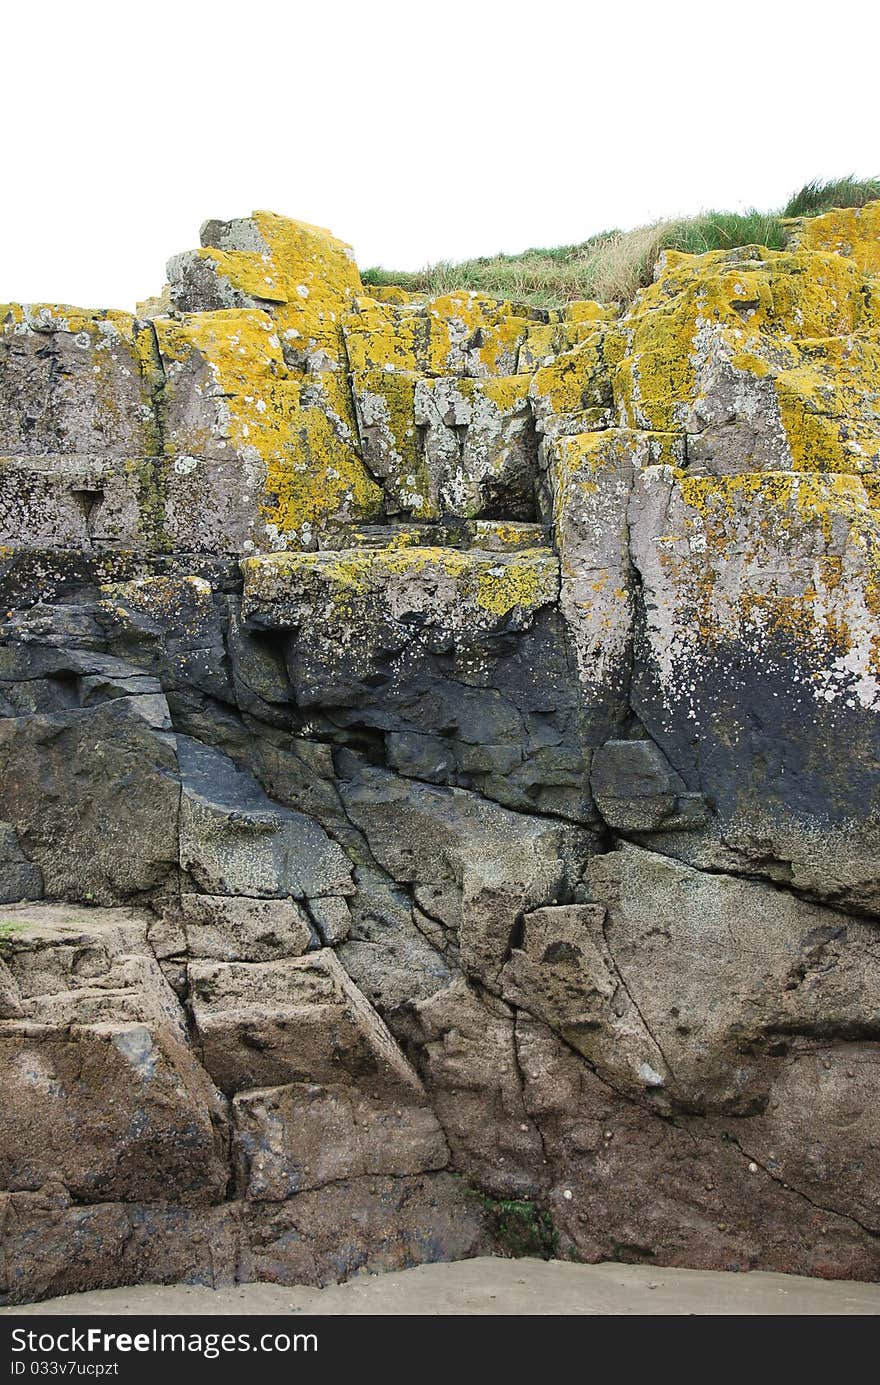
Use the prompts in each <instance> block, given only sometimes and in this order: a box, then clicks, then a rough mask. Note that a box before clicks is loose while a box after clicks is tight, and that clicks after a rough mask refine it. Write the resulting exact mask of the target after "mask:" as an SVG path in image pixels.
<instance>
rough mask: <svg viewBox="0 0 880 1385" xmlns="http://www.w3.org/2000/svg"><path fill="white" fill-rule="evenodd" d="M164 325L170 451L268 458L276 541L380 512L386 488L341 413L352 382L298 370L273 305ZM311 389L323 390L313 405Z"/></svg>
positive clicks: (268, 510) (268, 514)
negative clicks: (289, 364)
mask: <svg viewBox="0 0 880 1385" xmlns="http://www.w3.org/2000/svg"><path fill="white" fill-rule="evenodd" d="M155 326H156V331H157V335H158V339H159V343H160V347H161V350H162V355H163V358H164V360H165V363H166V376H167V384H166V390H165V392H166V413H167V424H166V448H167V450H168V451H169V452H172V453H173V452H184V453H188V454H191V455H194V456H203V455H211V456H215V455H224V452H226V451H229V452H231V453H232V454H233V455H236V454H237V455H241V456H242V457H244V458H248V459H257V460H259V461H261V462H262V463H263V464H264V466H265V495H264V498H263V502H262V505H261V507H260V508H261V511H262V516H263V520H264V524H265V527H266V533H267V536H268V541H269V542H270V543H271V544H274V545H279V546H280V545H282V544H283V543H285V542H288V541H290V542H304V541H306V540H308V539H310V538H311V537H312V532H313V530H314V529H315V528H318V527H320V525H321V524H322V523H323V522H324V520H329V519H330V518H336V519H343V520H356V519H371V518H373V517H374V516H375V515H376V514H377V513H378V512H379V509H380V507H381V492H380V490H379V488H378V486H376V485H375V483H374V482H373V481H372V480H371V479H370V477H369V476H368V474H367V472H366V470H365V468H364V466H363V463H362V461H361V460H360V458H359V457H358V455H357V453H356V452H355V450H354V447H353V446H352V445H351V444H352V442H353V440H354V439H353V432H352V429H351V423H350V422H349V421H348V420H346V419H345V417H344V416H343V415H342V413H341V412H337V408H338V409H340V410H341V408H342V407H343V405H344V403H345V394H344V393H343V392H344V390H345V385H344V382H343V380H342V379H341V378H340V379H339V380H336V379H335V378H334V376H333V374H332V373H328V375H327V376H326V377H325V376H321V377H311V376H308V377H305V376H293V377H291V376H290V375H289V374H288V372H287V370H286V368H285V366H284V359H283V355H282V351H281V346H280V343H279V340H278V335H277V332H276V331H275V325H274V323H273V322H272V320H271V318H270V317H269V316H268V315H267V314H266V313H264V312H262V311H261V310H259V309H229V310H225V311H220V312H213V313H193V314H186V315H184V316H183V317H181V318H178V319H170V318H166V319H157V321H156V324H155ZM334 389H338V391H339V392H338V393H337V394H336V395H334ZM308 390H312V391H313V392H315V401H314V402H313V403H311V404H310V403H308V402H307V400H308V398H309V396H308ZM304 396H305V399H304ZM194 397H195V398H196V399H198V398H200V399H201V400H203V401H209V400H212V399H213V400H214V401H215V405H216V407H215V410H214V412H213V413H212V412H210V411H208V410H206V409H205V408H204V406H203V405H202V406H200V407H199V408H197V409H195V410H193V409H192V407H191V405H192V401H193V399H194ZM318 403H321V404H322V405H323V407H317V404H318ZM334 404H335V405H336V406H337V407H336V408H334V407H333V406H334ZM328 406H329V407H328ZM351 422H353V420H352V421H351ZM346 428H347V429H348V430H349V433H350V435H351V442H349V441H346V439H345V430H346Z"/></svg>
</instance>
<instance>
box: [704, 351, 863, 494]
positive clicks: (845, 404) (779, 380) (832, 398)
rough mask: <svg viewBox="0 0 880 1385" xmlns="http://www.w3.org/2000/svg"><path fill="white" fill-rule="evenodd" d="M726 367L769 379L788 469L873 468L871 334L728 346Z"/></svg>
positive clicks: (857, 469) (850, 469)
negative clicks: (746, 347) (789, 460)
mask: <svg viewBox="0 0 880 1385" xmlns="http://www.w3.org/2000/svg"><path fill="white" fill-rule="evenodd" d="M731 363H732V365H733V367H734V368H735V369H736V370H738V371H742V372H744V373H747V374H751V375H753V376H755V377H757V378H765V377H768V376H769V377H770V378H772V381H773V385H774V388H775V392H776V398H777V402H778V407H779V417H780V421H781V423H782V426H783V429H784V432H785V435H786V439H787V443H788V447H789V450H790V453H791V458H792V468H793V470H795V471H838V472H850V471H851V472H860V473H861V472H870V471H874V470H878V469H880V342H878V338H877V333H876V332H873V333H863V334H857V335H851V336H845V337H831V338H823V339H819V340H806V341H801V342H790V343H778V342H776V341H775V340H774V339H772V338H762V339H761V340H759V341H758V342H755V343H753V344H752V345H751V347H750V349H749V350H743V349H735V350H733V351H732V352H731Z"/></svg>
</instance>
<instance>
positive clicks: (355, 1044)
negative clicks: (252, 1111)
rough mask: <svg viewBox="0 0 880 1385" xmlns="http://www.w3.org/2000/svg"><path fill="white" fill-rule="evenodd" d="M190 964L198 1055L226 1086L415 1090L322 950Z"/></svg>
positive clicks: (371, 1015) (374, 1019) (384, 1035)
mask: <svg viewBox="0 0 880 1385" xmlns="http://www.w3.org/2000/svg"><path fill="white" fill-rule="evenodd" d="M188 970H189V981H190V986H191V993H192V1011H193V1019H194V1022H195V1026H196V1033H197V1035H198V1040H199V1044H200V1046H201V1050H202V1057H203V1061H204V1063H205V1066H206V1067H207V1069H208V1071H209V1072H210V1074H211V1076H212V1077H213V1078H214V1080H215V1081H216V1082H217V1084H218V1086H219V1087H220V1088H221V1089H222V1090H223V1091H224V1092H227V1093H232V1092H236V1091H241V1090H242V1089H244V1088H250V1087H276V1086H284V1085H287V1084H290V1083H291V1082H308V1081H309V1080H310V1079H311V1080H314V1081H317V1082H321V1083H333V1082H335V1081H337V1080H339V1079H341V1080H346V1079H347V1080H348V1081H349V1082H352V1083H354V1082H357V1083H358V1084H360V1085H363V1087H364V1089H365V1090H366V1091H370V1090H371V1088H373V1087H378V1088H379V1089H380V1090H381V1088H382V1087H383V1085H384V1086H387V1085H388V1084H389V1083H391V1084H392V1085H396V1086H401V1087H404V1088H407V1089H409V1090H410V1091H412V1092H416V1093H418V1092H420V1087H419V1082H418V1079H417V1077H416V1075H415V1073H414V1072H413V1071H412V1069H411V1068H410V1066H409V1064H408V1063H407V1062H406V1059H405V1058H404V1056H403V1054H402V1053H401V1052H400V1050H399V1049H398V1047H397V1045H396V1043H395V1042H394V1039H393V1038H392V1036H391V1034H390V1033H389V1031H388V1029H387V1028H386V1026H385V1025H384V1024H383V1023H382V1020H381V1019H380V1018H379V1016H378V1015H377V1014H376V1013H375V1011H374V1010H373V1009H372V1007H371V1006H370V1005H369V1003H368V1002H367V1001H366V1000H365V998H364V996H363V995H362V994H361V992H360V991H359V990H358V989H357V987H356V986H355V985H354V984H353V982H352V981H351V980H350V979H349V977H348V975H347V973H346V972H345V971H344V970H343V968H342V967H341V966H340V965H339V962H338V961H337V960H336V956H335V954H334V953H333V951H332V950H331V949H330V948H322V949H321V950H320V951H318V952H312V953H309V954H308V955H307V956H305V957H295V958H291V959H290V960H289V961H284V962H259V963H256V962H255V963H251V964H247V963H239V962H213V963H212V962H192V963H190V966H189V969H188Z"/></svg>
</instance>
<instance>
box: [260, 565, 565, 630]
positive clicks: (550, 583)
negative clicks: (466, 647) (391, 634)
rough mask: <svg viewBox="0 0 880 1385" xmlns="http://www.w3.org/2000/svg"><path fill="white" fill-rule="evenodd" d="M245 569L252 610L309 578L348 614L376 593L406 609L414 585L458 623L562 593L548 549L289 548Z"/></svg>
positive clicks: (337, 610) (519, 609)
mask: <svg viewBox="0 0 880 1385" xmlns="http://www.w3.org/2000/svg"><path fill="white" fill-rule="evenodd" d="M241 568H242V572H243V575H244V582H245V598H244V599H245V609H246V611H253V610H259V609H265V607H266V606H267V605H268V606H271V605H272V604H273V603H276V602H278V603H281V604H282V605H283V604H284V603H285V601H286V600H287V599H288V593H293V594H294V599H296V593H297V592H298V591H300V590H301V589H302V586H303V584H304V583H306V584H308V583H310V582H315V581H317V582H319V583H320V585H321V589H322V590H323V591H324V592H325V593H326V599H327V601H328V602H329V610H330V612H332V613H333V614H334V615H335V616H343V617H345V618H346V619H350V618H352V617H355V616H356V615H357V613H358V611H359V609H360V607H361V604H362V603H363V602H364V601H366V600H368V599H370V598H373V599H378V600H379V601H380V602H383V603H384V602H387V603H389V606H390V608H391V609H392V610H402V609H404V607H405V601H406V598H405V596H404V595H403V593H404V591H406V590H408V591H409V592H410V593H411V595H412V599H415V600H417V601H418V602H426V603H427V604H426V612H427V613H428V615H429V618H431V619H433V620H434V621H437V622H440V623H444V624H445V623H449V622H450V620H451V621H452V623H453V624H458V622H459V621H460V620H465V619H466V618H467V614H466V613H467V611H468V610H471V611H472V612H473V613H474V616H476V618H477V620H480V621H482V623H484V624H488V625H491V624H494V623H495V622H496V621H498V620H500V619H503V618H506V617H510V616H511V615H512V614H513V613H517V614H518V615H520V616H522V615H527V614H529V613H531V612H532V611H535V610H537V609H538V608H539V607H541V606H544V605H547V604H549V603H551V602H553V601H555V599H556V596H557V593H558V565H557V561H556V558H555V556H554V555H553V554H552V553H551V552H550V551H549V550H548V549H546V548H542V549H530V550H526V551H522V552H518V553H511V554H504V555H502V554H491V553H481V552H478V551H476V550H465V551H462V550H457V549H451V548H424V547H421V548H385V549H347V550H343V551H340V552H335V553H328V552H324V553H284V554H273V555H272V556H261V557H258V558H247V559H245V560H244V561H243V562H242V564H241ZM395 593H396V594H395ZM432 593H437V596H436V604H432V603H433V602H434V601H435V598H434V597H432V595H431V594H432Z"/></svg>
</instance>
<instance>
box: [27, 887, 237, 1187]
mask: <svg viewBox="0 0 880 1385" xmlns="http://www.w3.org/2000/svg"><path fill="white" fill-rule="evenodd" d="M6 914H7V916H8V917H7V919H6V921H5V922H4V925H3V929H2V937H0V953H2V957H3V962H4V970H5V973H6V975H7V976H8V978H9V980H10V982H11V983H12V985H13V986H14V989H15V998H16V1001H17V1004H16V1007H15V1009H16V1014H15V1017H14V1018H9V1019H6V1018H4V1019H2V1020H0V1068H2V1084H3V1091H4V1101H3V1108H2V1112H0V1188H3V1189H6V1190H8V1191H10V1192H21V1191H31V1192H37V1191H38V1190H39V1189H41V1188H42V1187H44V1186H45V1185H47V1184H58V1185H61V1186H63V1187H65V1188H67V1190H68V1191H69V1192H70V1194H71V1195H72V1196H73V1197H74V1198H76V1199H78V1200H79V1201H83V1202H105V1201H115V1200H122V1201H137V1200H141V1201H150V1200H168V1201H174V1202H179V1203H181V1204H184V1205H185V1204H191V1203H208V1202H212V1201H215V1200H217V1199H218V1198H222V1196H223V1194H224V1191H225V1187H226V1181H227V1177H228V1173H227V1165H226V1159H225V1139H224V1116H223V1111H222V1107H221V1103H220V1099H219V1095H218V1093H217V1092H216V1090H215V1089H214V1087H213V1085H212V1084H211V1082H210V1080H209V1079H208V1077H207V1074H206V1073H205V1071H204V1069H203V1068H202V1067H201V1065H200V1064H199V1063H198V1062H197V1061H196V1059H195V1057H194V1055H193V1054H192V1052H191V1050H190V1048H189V1046H188V1043H187V1040H186V1031H185V1028H184V1025H183V1023H182V1015H181V1013H180V1011H179V1008H178V1006H177V1004H176V1002H175V1000H174V997H173V996H172V995H171V993H170V992H169V991H168V988H167V986H166V983H165V980H164V978H163V976H162V972H161V971H160V969H159V967H158V965H157V963H156V961H155V958H154V957H153V954H152V952H151V951H150V949H149V947H148V944H147V919H146V918H145V917H138V916H137V915H132V914H130V913H128V911H126V910H101V909H98V910H88V909H76V908H70V907H67V906H63V905H55V906H40V905H34V906H24V905H17V906H16V905H13V906H7V908H6Z"/></svg>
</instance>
